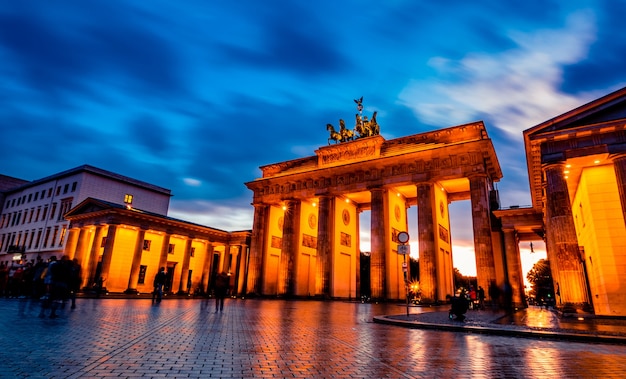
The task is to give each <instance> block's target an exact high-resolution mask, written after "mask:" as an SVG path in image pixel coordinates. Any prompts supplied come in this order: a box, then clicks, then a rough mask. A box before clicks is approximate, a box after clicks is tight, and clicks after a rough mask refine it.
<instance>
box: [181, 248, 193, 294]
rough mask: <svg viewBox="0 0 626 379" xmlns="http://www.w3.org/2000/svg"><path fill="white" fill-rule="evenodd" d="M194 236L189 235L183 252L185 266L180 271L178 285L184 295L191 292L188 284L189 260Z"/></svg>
mask: <svg viewBox="0 0 626 379" xmlns="http://www.w3.org/2000/svg"><path fill="white" fill-rule="evenodd" d="M193 239H194V237H193V236H189V237H187V242H186V243H185V251H184V252H183V265H182V266H183V267H181V272H180V284H179V286H178V294H179V295H184V294H188V293H189V289H188V288H187V285H188V284H189V261H190V260H191V244H192V243H193Z"/></svg>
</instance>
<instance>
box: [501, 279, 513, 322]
mask: <svg viewBox="0 0 626 379" xmlns="http://www.w3.org/2000/svg"><path fill="white" fill-rule="evenodd" d="M502 303H503V306H504V311H505V312H506V313H507V314H511V313H513V287H511V284H510V283H509V281H508V280H506V281H504V285H503V286H502Z"/></svg>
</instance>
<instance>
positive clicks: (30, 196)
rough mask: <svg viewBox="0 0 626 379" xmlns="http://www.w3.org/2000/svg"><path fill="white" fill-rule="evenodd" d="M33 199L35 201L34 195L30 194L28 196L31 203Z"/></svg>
mask: <svg viewBox="0 0 626 379" xmlns="http://www.w3.org/2000/svg"><path fill="white" fill-rule="evenodd" d="M32 199H33V194H32V193H29V194H28V202H29V203H30V201H31V200H32Z"/></svg>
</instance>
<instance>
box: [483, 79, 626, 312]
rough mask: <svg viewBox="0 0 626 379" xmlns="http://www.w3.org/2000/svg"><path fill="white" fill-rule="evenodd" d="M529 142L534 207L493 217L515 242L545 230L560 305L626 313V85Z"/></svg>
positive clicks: (534, 132) (550, 123) (538, 129)
mask: <svg viewBox="0 0 626 379" xmlns="http://www.w3.org/2000/svg"><path fill="white" fill-rule="evenodd" d="M524 143H525V148H526V160H527V163H528V174H529V178H530V191H531V197H532V207H531V208H526V209H518V210H502V211H496V212H494V213H495V214H496V215H497V216H498V217H500V218H501V219H502V220H503V221H502V223H503V227H506V228H507V229H508V231H509V234H510V235H511V236H512V237H513V236H514V235H517V236H521V237H522V238H527V237H529V235H530V233H528V231H529V230H530V229H534V230H539V231H541V236H542V237H543V239H544V240H545V242H546V253H547V256H548V260H549V261H550V267H551V270H552V279H553V281H554V287H555V289H557V299H556V300H557V302H558V305H559V306H565V305H567V304H571V305H572V306H573V307H575V308H578V307H584V308H586V309H588V310H591V311H593V312H594V313H595V314H596V315H604V316H624V315H626V222H625V220H626V88H622V89H620V90H617V91H615V92H613V93H610V94H608V95H606V96H603V97H601V98H599V99H596V100H594V101H592V102H590V103H587V104H585V105H582V106H580V107H578V108H576V109H573V110H571V111H569V112H566V113H564V114H562V115H559V116H557V117H554V118H552V119H550V120H547V121H545V122H543V123H541V124H539V125H536V126H534V127H532V128H530V129H527V130H525V131H524ZM533 219H534V220H535V221H534V222H533V221H532V220H533ZM522 229H525V230H522Z"/></svg>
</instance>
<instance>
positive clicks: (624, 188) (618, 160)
mask: <svg viewBox="0 0 626 379" xmlns="http://www.w3.org/2000/svg"><path fill="white" fill-rule="evenodd" d="M613 169H614V170H615V179H616V180H617V191H618V193H619V200H620V203H621V205H622V216H623V217H624V222H625V223H626V153H622V154H620V155H618V156H616V157H615V158H614V159H613Z"/></svg>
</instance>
